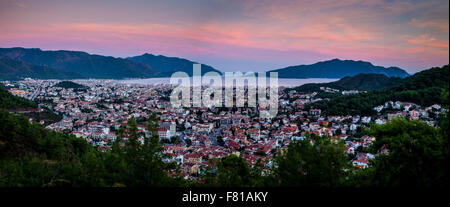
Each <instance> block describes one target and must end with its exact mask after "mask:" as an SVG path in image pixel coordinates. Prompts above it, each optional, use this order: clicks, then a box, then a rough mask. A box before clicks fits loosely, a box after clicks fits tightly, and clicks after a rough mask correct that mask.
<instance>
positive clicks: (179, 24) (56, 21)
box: [0, 0, 449, 74]
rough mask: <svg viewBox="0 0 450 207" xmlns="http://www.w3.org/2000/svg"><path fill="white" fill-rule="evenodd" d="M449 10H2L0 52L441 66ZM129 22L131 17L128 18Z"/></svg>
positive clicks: (246, 64)
mask: <svg viewBox="0 0 450 207" xmlns="http://www.w3.org/2000/svg"><path fill="white" fill-rule="evenodd" d="M448 9H449V2H448V1H440V0H434V1H427V2H421V1H418V2H417V1H382V0H380V1H371V2H354V1H333V0H330V1H326V2H324V1H321V2H308V1H284V2H276V3H272V2H270V1H267V2H265V1H262V2H261V1H242V2H241V1H239V2H238V1H220V0H219V1H203V0H201V1H196V2H185V1H170V2H165V1H152V2H140V1H133V2H120V1H107V2H103V1H97V2H89V1H76V2H51V1H46V0H44V1H22V0H3V1H0V17H1V18H0V24H1V25H2V27H0V32H1V35H0V47H3V48H10V47H23V48H39V49H41V50H68V51H82V52H87V53H89V54H98V55H103V56H112V57H117V58H126V57H132V56H137V55H142V54H145V53H149V54H153V55H163V56H166V57H179V58H184V59H188V60H192V61H194V62H198V63H202V64H205V65H210V66H212V67H214V68H216V69H218V70H220V71H254V72H261V71H268V70H274V69H280V68H284V67H288V66H296V65H309V64H314V63H317V62H322V61H327V60H332V59H340V60H355V61H359V60H361V61H365V62H370V63H372V64H373V65H375V66H383V67H386V68H388V67H399V68H401V69H404V70H405V71H407V72H408V73H409V74H414V73H416V72H419V71H422V70H425V69H429V68H432V67H441V66H443V65H447V64H449V62H448V59H449V38H448V36H449V27H448V25H449V22H448V17H449V12H448ZM129 14H131V15H129Z"/></svg>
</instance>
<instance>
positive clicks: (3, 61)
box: [0, 58, 83, 80]
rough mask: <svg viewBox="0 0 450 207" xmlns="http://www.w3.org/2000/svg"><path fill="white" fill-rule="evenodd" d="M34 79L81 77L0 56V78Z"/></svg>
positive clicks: (76, 74) (73, 73)
mask: <svg viewBox="0 0 450 207" xmlns="http://www.w3.org/2000/svg"><path fill="white" fill-rule="evenodd" d="M23 78H35V79H76V78H83V76H82V75H80V74H79V73H75V72H71V71H67V70H58V69H53V68H50V67H47V66H37V65H31V64H28V63H26V62H23V61H16V60H12V59H9V58H0V80H21V79H23Z"/></svg>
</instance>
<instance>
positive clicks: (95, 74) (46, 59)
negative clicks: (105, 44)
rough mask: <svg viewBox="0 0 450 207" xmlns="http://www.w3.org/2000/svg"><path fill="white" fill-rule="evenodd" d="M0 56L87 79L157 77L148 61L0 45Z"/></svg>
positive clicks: (157, 74)
mask: <svg viewBox="0 0 450 207" xmlns="http://www.w3.org/2000/svg"><path fill="white" fill-rule="evenodd" d="M0 58H10V59H13V60H18V61H23V62H26V63H29V64H33V65H39V66H47V67H51V68H54V69H59V70H67V71H72V72H75V73H78V74H81V75H82V76H84V77H86V78H106V79H122V78H150V77H158V76H160V75H159V73H158V72H157V71H155V70H154V69H152V67H151V66H149V65H147V64H143V63H138V62H135V61H131V60H126V59H122V58H114V57H106V56H101V55H91V54H88V53H86V52H78V51H65V50H58V51H42V50H41V49H25V48H19V47H16V48H0Z"/></svg>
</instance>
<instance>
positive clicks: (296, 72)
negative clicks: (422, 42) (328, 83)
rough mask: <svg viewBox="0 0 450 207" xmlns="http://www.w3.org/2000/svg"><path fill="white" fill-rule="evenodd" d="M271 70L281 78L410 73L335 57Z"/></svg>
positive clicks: (400, 74) (401, 75) (396, 68)
mask: <svg viewBox="0 0 450 207" xmlns="http://www.w3.org/2000/svg"><path fill="white" fill-rule="evenodd" d="M269 72H278V77H279V78H343V77H345V76H355V75H357V74H360V73H364V74H371V73H375V74H384V75H386V76H388V77H400V78H403V77H407V76H409V74H408V73H407V72H406V71H404V70H402V69H400V68H398V67H389V68H385V67H381V66H374V65H372V63H370V62H364V61H353V60H339V59H333V60H328V61H323V62H318V63H315V64H312V65H297V66H290V67H286V68H281V69H277V70H271V71H269Z"/></svg>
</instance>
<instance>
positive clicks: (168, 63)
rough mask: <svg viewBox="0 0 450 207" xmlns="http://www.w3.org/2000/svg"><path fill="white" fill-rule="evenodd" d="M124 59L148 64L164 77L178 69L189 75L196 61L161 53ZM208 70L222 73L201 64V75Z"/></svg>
mask: <svg viewBox="0 0 450 207" xmlns="http://www.w3.org/2000/svg"><path fill="white" fill-rule="evenodd" d="M126 59H127V60H132V61H135V62H139V63H144V64H147V65H150V66H152V68H153V69H155V70H156V71H158V72H160V73H161V75H162V76H165V77H170V76H171V75H172V73H174V72H178V71H182V72H186V73H187V74H189V76H192V64H196V62H193V61H190V60H186V59H183V58H178V57H166V56H162V55H158V56H156V55H152V54H148V53H145V54H143V55H140V56H134V57H129V58H126ZM210 71H213V72H218V73H219V74H222V72H220V71H218V70H217V69H215V68H213V67H211V66H209V65H204V64H202V75H203V74H205V73H207V72H210Z"/></svg>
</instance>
